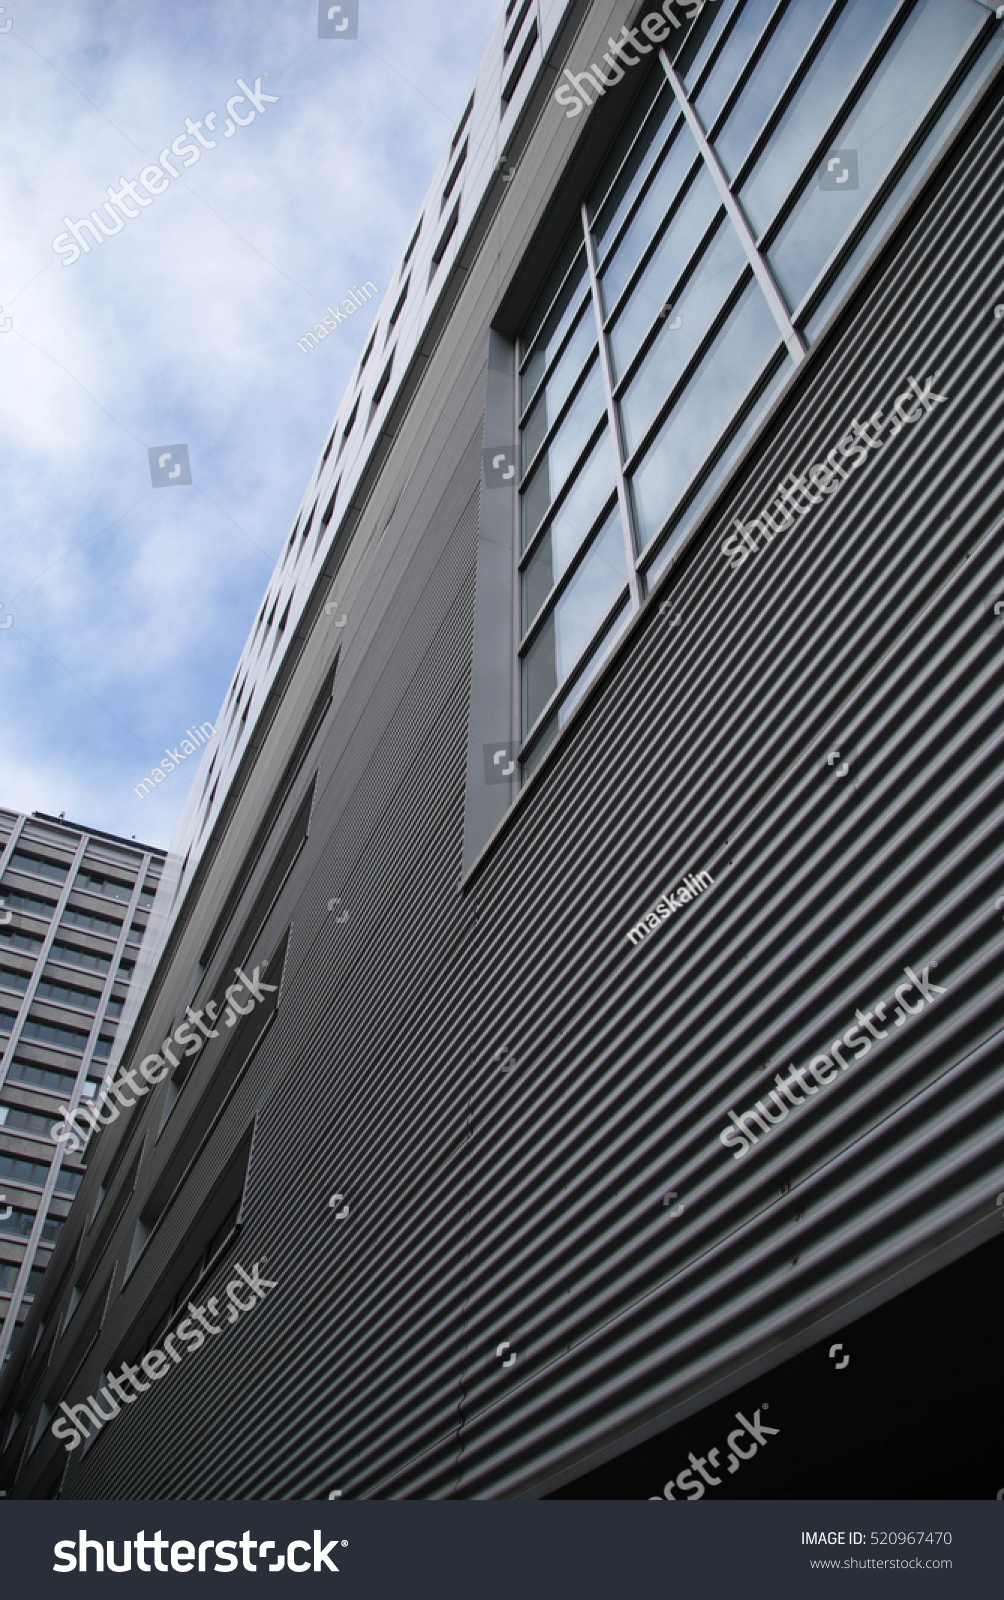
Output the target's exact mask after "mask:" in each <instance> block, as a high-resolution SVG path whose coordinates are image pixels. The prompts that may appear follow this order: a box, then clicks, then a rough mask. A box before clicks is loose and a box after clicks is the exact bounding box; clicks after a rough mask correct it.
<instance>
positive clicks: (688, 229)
mask: <svg viewBox="0 0 1004 1600" xmlns="http://www.w3.org/2000/svg"><path fill="white" fill-rule="evenodd" d="M720 212H721V202H720V201H719V198H718V190H717V189H716V188H715V186H714V183H713V182H712V180H711V178H710V176H709V175H708V173H707V172H706V171H703V170H702V172H701V173H700V174H699V176H698V177H697V178H696V179H695V180H694V182H693V183H692V184H691V186H690V188H689V190H688V191H687V194H686V196H685V197H684V199H683V201H682V202H681V205H680V209H679V210H678V211H677V213H676V215H675V217H674V218H673V220H672V222H671V223H670V225H669V227H668V228H667V229H666V232H665V234H664V235H663V237H662V238H661V239H660V241H659V243H658V245H657V246H656V249H655V252H654V254H653V256H652V259H651V260H650V261H649V263H648V266H647V267H646V268H645V270H644V272H643V273H642V275H641V277H640V278H639V279H638V282H637V283H636V284H635V286H634V289H633V290H632V292H631V295H630V297H629V298H628V300H627V302H626V304H625V306H624V308H623V310H622V311H621V313H620V316H619V317H618V318H617V321H616V322H615V323H614V325H613V327H612V328H611V330H610V355H611V360H612V363H613V368H614V377H615V380H616V379H617V378H620V377H622V376H623V375H624V373H625V371H626V370H627V368H628V366H629V365H630V363H631V358H632V356H633V355H634V354H635V351H636V350H637V349H638V346H639V345H640V344H641V342H642V340H643V339H644V337H645V335H646V333H647V332H648V330H649V328H650V327H651V326H652V323H653V322H654V321H655V319H656V317H657V316H658V315H659V312H660V311H661V310H662V307H663V306H664V305H665V304H666V301H667V299H668V297H669V296H670V295H671V294H672V292H673V290H674V289H675V287H676V284H677V281H678V279H679V278H680V275H681V273H682V272H683V270H684V268H685V267H686V265H687V263H688V262H689V260H690V258H691V256H692V255H693V254H694V251H695V250H696V249H697V246H698V245H699V243H700V241H701V239H702V238H703V237H704V235H705V233H706V232H707V230H708V228H709V227H710V226H711V223H712V222H713V220H714V218H715V216H716V214H719V213H720Z"/></svg>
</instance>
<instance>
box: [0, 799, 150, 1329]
mask: <svg viewBox="0 0 1004 1600" xmlns="http://www.w3.org/2000/svg"><path fill="white" fill-rule="evenodd" d="M164 856H165V852H164V851H163V850H159V849H155V848H152V847H149V846H144V845H138V844H133V843H132V842H131V841H128V840H125V839H119V838H116V837H115V836H113V835H111V834H106V833H102V832H100V831H97V830H93V829H87V828H82V827H79V826H76V825H75V824H73V823H69V822H66V821H64V820H62V819H60V818H57V817H48V816H45V815H43V814H42V813H39V812H34V813H32V815H31V816H28V815H26V814H25V813H22V812H13V811H3V810H0V1195H2V1196H3V1199H0V1359H3V1360H6V1359H7V1358H8V1357H9V1355H10V1351H11V1348H12V1346H13V1344H14V1340H15V1335H16V1333H17V1332H18V1330H19V1329H20V1327H21V1326H22V1324H23V1322H24V1319H25V1317H26V1316H27V1314H28V1310H29V1308H30V1306H31V1304H32V1300H33V1298H34V1296H35V1294H36V1293H37V1291H38V1288H39V1286H40V1284H41V1282H42V1279H43V1277H44V1274H45V1270H46V1267H47V1265H48V1263H49V1260H50V1258H51V1255H52V1247H53V1246H54V1245H55V1243H56V1240H57V1239H58V1238H59V1235H60V1233H61V1232H62V1229H63V1226H64V1223H65V1221H66V1218H67V1216H68V1215H69V1211H70V1206H71V1203H72V1200H73V1196H74V1195H75V1194H76V1191H77V1189H78V1188H79V1186H80V1183H81V1181H82V1179H83V1175H84V1162H85V1161H86V1151H83V1152H81V1154H80V1158H79V1159H76V1158H73V1159H66V1158H65V1157H64V1153H63V1151H62V1149H61V1148H60V1147H59V1146H58V1145H57V1144H56V1143H54V1141H53V1140H52V1138H51V1136H50V1130H51V1128H52V1127H53V1125H55V1124H56V1123H58V1121H59V1118H60V1115H61V1114H62V1108H63V1107H65V1106H67V1105H75V1104H78V1103H79V1102H80V1101H81V1100H83V1101H84V1102H85V1103H86V1102H87V1100H88V1099H89V1098H91V1097H92V1096H93V1095H94V1094H96V1093H97V1091H98V1089H99V1088H100V1086H101V1082H102V1079H103V1077H104V1073H105V1067H106V1064H107V1061H108V1057H109V1054H110V1052H111V1049H112V1045H113V1041H114V1036H115V1031H116V1026H117V1022H118V1018H119V1017H120V1016H121V1013H122V1007H123V1004H124V1002H125V999H126V995H127V994H128V992H129V985H130V980H131V978H132V975H133V970H134V967H135V963H136V956H137V954H138V947H139V944H140V943H141V941H142V936H143V932H144V929H145V925H146V918H147V913H148V911H149V908H150V906H151V905H152V903H153V897H154V891H155V890H156V886H157V883H158V881H159V878H160V872H161V867H162V865H163V861H164ZM8 1211H9V1212H10V1215H9V1216H7V1215H5V1213H6V1212H8Z"/></svg>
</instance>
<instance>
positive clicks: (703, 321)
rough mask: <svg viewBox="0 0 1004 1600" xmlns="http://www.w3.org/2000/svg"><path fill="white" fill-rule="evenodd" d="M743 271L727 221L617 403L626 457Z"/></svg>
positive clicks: (742, 259)
mask: <svg viewBox="0 0 1004 1600" xmlns="http://www.w3.org/2000/svg"><path fill="white" fill-rule="evenodd" d="M745 266H746V252H745V251H744V250H743V247H742V245H741V244H740V242H739V237H738V235H737V233H736V231H735V229H734V228H733V226H732V224H731V223H730V222H729V221H728V219H726V220H725V221H724V222H723V223H722V224H721V226H720V228H719V229H718V231H717V233H716V234H715V235H714V237H713V239H712V240H711V242H710V244H709V245H708V246H707V248H706V250H705V251H704V254H703V256H702V257H701V259H700V261H699V262H698V264H697V266H696V267H695V269H694V272H693V273H692V275H691V277H690V278H689V279H688V280H687V283H686V286H685V287H684V289H683V290H682V292H681V293H680V294H679V295H677V297H676V300H675V301H674V303H673V306H672V308H671V312H670V313H667V314H666V315H665V316H664V317H663V319H662V326H661V328H660V330H659V333H658V334H657V336H656V338H655V341H654V342H653V344H652V345H651V346H650V347H649V349H648V351H647V353H646V355H645V357H644V359H643V361H642V363H641V365H640V366H639V368H638V370H637V372H636V373H635V375H634V377H633V378H632V380H631V385H630V387H629V388H628V389H627V390H626V392H625V394H624V397H623V399H622V400H621V403H620V404H621V420H622V423H623V429H624V442H625V444H626V446H627V449H628V452H629V453H630V452H631V451H632V450H634V449H636V448H637V446H638V444H639V443H640V441H641V438H642V435H643V434H644V432H645V429H646V428H647V427H648V426H649V424H650V423H651V421H652V419H653V417H654V416H655V415H656V412H657V411H658V410H659V407H660V406H661V405H662V403H663V401H664V400H665V398H666V396H667V395H668V394H669V391H670V389H671V388H672V387H673V384H674V383H675V382H676V380H677V379H678V378H679V376H680V374H681V372H682V371H683V369H684V367H685V366H686V364H687V362H688V361H689V360H690V359H691V357H692V356H693V354H694V351H695V350H696V349H697V347H698V345H699V344H700V342H701V340H702V339H703V338H704V335H705V334H706V333H707V331H708V328H709V327H710V325H711V322H712V320H713V318H714V317H715V314H716V313H717V312H718V311H719V310H720V308H721V306H722V305H723V304H724V302H725V300H726V298H727V296H728V294H729V292H730V290H731V289H732V288H733V286H734V285H735V283H736V280H737V279H738V277H739V274H740V273H741V272H742V271H743V269H744V267H745Z"/></svg>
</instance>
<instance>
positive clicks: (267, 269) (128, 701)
mask: <svg viewBox="0 0 1004 1600" xmlns="http://www.w3.org/2000/svg"><path fill="white" fill-rule="evenodd" d="M497 12H498V0H465V4H464V6H463V7H458V6H456V5H454V4H447V3H445V0H423V3H422V5H421V6H415V5H414V4H413V3H411V0H361V6H360V39H359V41H358V43H355V44H351V43H348V42H335V41H328V40H319V39H318V38H317V36H316V33H317V7H316V4H314V3H313V0H284V3H283V0H280V3H275V4H273V3H265V0H257V3H256V4H243V3H241V0H213V4H212V5H211V6H206V5H205V3H204V0H181V3H177V0H171V3H170V4H168V3H167V0H144V4H143V5H142V6H136V5H135V4H134V0H73V3H72V4H71V3H70V0H44V3H42V0H19V3H17V4H11V5H8V7H7V14H8V15H10V16H12V17H13V20H14V26H13V28H12V29H11V30H10V32H9V33H7V34H0V84H2V89H3V94H2V104H0V126H2V130H3V148H4V151H5V160H4V164H3V177H2V180H0V303H2V305H3V307H4V310H3V313H0V322H2V317H10V318H11V319H12V322H13V327H12V329H11V330H10V331H8V332H6V333H0V370H2V372H3V378H4V381H3V383H2V384H0V467H2V470H3V472H4V476H5V479H6V482H7V484H8V506H7V516H6V519H5V530H4V535H3V541H2V545H0V599H2V600H3V601H4V602H5V605H4V608H3V609H4V612H5V613H10V614H12V615H13V617H14V627H13V628H10V629H4V630H0V684H2V691H0V740H2V744H0V748H2V750H3V753H4V759H3V761H2V764H0V805H6V806H15V807H18V808H21V809H25V810H36V809H37V810H41V811H48V812H59V811H65V812H66V813H67V815H68V816H69V817H70V818H71V819H72V820H74V821H78V822H85V823H90V824H92V825H93V826H95V827H100V828H105V829H108V830H110V831H113V832H117V833H122V834H125V835H126V836H127V837H128V836H130V835H132V834H134V833H135V834H138V836H139V838H141V839H144V840H147V841H149V842H152V843H159V844H166V843H167V842H168V839H169V837H170V834H171V832H172V830H173V826H174V823H175V820H176V818H177V816H178V815H179V813H180V811H181V808H182V805H183V803H184V800H185V796H186V794H187V791H188V788H189V786H190V783H191V780H192V777H193V776H194V767H195V763H194V761H193V762H192V771H189V770H188V769H186V768H181V769H179V770H178V771H177V772H175V773H172V774H171V775H170V777H169V779H168V781H167V782H166V783H164V784H163V785H161V786H160V787H159V788H158V790H157V793H156V795H154V796H150V797H149V798H148V799H146V800H144V801H142V802H140V801H139V800H137V798H136V796H135V795H134V793H133V785H134V784H136V783H137V782H138V781H139V778H140V777H141V776H142V775H143V774H144V773H146V772H148V771H149V770H150V768H151V767H152V766H153V764H154V763H155V762H156V760H157V759H158V756H159V755H160V754H162V753H163V750H164V748H165V746H166V745H171V744H175V743H177V741H178V739H179V738H180V737H181V736H182V734H183V732H184V729H185V728H186V727H187V726H188V725H189V724H190V723H193V722H199V723H201V722H205V721H211V722H215V721H216V714H217V711H218V708H219V705H220V703H221V701H222V699H223V696H224V694H225V692H226V688H227V685H228V683H229V681H230V677H231V675H232V672H233V669H234V666H235V664H236V661H237V658H238V655H239V653H240V650H241V647H242V645H243V643H244V639H245V637H246V635H247V633H248V631H249V629H250V627H251V624H252V622H253V620H254V617H255V614H256V612H257V609H258V606H259V604H260V601H261V596H262V594H263V592H264V590H265V586H266V584H267V582H268V579H269V577H270V575H271V571H272V568H273V565H274V563H275V559H276V557H277V555H278V553H279V551H280V550H281V548H282V545H283V542H284V540H285V539H286V537H287V536H288V533H289V528H290V526H291V523H292V520H293V518H294V516H295V513H296V509H297V507H298V505H299V501H300V497H301V494H302V492H303V489H304V486H305V484H306V482H307V479H308V477H309V475H310V472H311V469H312V468H313V466H314V464H315V461H316V458H317V454H318V451H319V450H320V448H321V447H322V446H323V443H324V439H325V438H326V435H327V431H328V429H329V428H330V424H331V420H332V418H333V416H334V413H335V411H336V409H337V406H338V402H339V400H340V398H341V394H342V392H343V390H344V387H345V384H346V382H347V380H348V378H349V376H350V375H351V372H352V369H353V366H354V364H355V360H356V358H357V356H358V354H359V351H360V349H361V347H362V344H363V342H364V341H365V339H366V336H367V333H368V330H369V327H370V326H371V323H372V318H373V314H374V312H375V309H376V306H377V305H378V303H379V302H378V301H374V302H373V310H372V311H364V312H363V313H362V314H360V315H359V317H358V318H354V319H352V321H350V322H348V323H346V324H345V325H344V326H342V327H340V328H339V329H338V332H337V336H336V337H333V338H330V339H328V340H327V341H325V343H324V344H323V345H321V346H320V347H319V348H318V349H316V350H313V351H311V353H310V354H309V355H305V354H304V353H303V352H302V351H301V350H300V349H299V348H298V346H297V343H296V341H297V339H298V338H299V337H300V336H301V335H302V334H303V333H304V332H305V331H306V330H307V329H308V328H310V327H312V326H313V324H314V323H315V322H316V321H317V320H318V318H319V317H320V316H321V315H322V314H323V312H324V309H325V307H326V306H327V305H328V303H329V301H330V302H331V303H336V302H338V301H340V300H341V299H343V298H344V296H345V295H346V294H347V292H348V289H349V288H350V287H351V285H352V284H354V283H361V282H363V281H364V280H366V279H370V280H372V281H373V282H374V283H375V284H376V285H377V287H378V288H379V289H380V291H381V294H382V292H383V291H384V289H385V288H386V286H387V284H388V283H389V281H390V278H391V274H392V272H393V269H394V267H395V265H396V263H397V260H398V258H399V256H400V254H401V252H402V250H403V248H404V246H405V245H406V243H407V241H408V239H409V238H410V235H411V231H412V228H413V224H414V221H415V218H416V216H417V214H418V210H419V207H420V205H421V202H422V198H423V196H424V194H425V191H426V189H427V187H428V183H429V180H430V177H431V175H432V172H433V169H434V168H435V166H436V164H437V162H438V161H439V158H440V156H441V154H442V150H443V147H444V145H445V144H446V142H447V141H448V139H449V137H450V135H451V131H452V127H453V125H454V124H455V122H456V119H457V118H458V116H459V114H460V112H461V111H462V109H463V107H464V105H465V104H466V100H467V96H468V94H469V92H470V85H471V83H472V81H473V78H474V74H475V71H476V69H477V65H478V62H479V60H480V58H481V55H482V53H483V51H484V48H485V45H486V43H487V41H488V38H489V35H490V32H491V29H492V26H493V25H494V22H495V18H496V15H497ZM380 58H383V59H380ZM266 73H268V74H269V76H267V77H266ZM259 76H261V78H262V88H263V90H264V91H265V92H267V93H272V94H277V95H278V96H279V98H278V101H277V102H276V103H275V104H270V105H267V106H266V108H265V110H264V112H263V113H262V114H261V115H260V116H256V118H255V120H254V121H253V122H252V123H251V124H249V125H248V126H247V127H242V128H238V129H237V131H236V133H235V134H234V136H233V137H232V138H230V139H226V140H224V139H223V138H222V137H221V136H220V135H221V132H222V125H223V118H224V116H225V112H224V106H225V102H226V100H227V99H228V98H229V97H230V96H231V95H232V94H235V93H239V92H240V91H239V90H238V89H237V87H236V79H237V78H238V77H241V78H243V79H244V80H245V82H246V83H247V84H249V85H251V86H252V87H253V86H254V83H255V80H256V78H257V77H259ZM406 79H410V80H411V83H410V84H409V83H408V82H406V81H405V80H406ZM437 108H438V109H437ZM210 109H215V110H216V112H217V113H218V114H219V121H218V123H217V126H216V128H215V129H214V130H213V132H212V133H210V134H206V137H210V138H215V139H216V140H217V145H216V148H215V149H211V150H205V151H203V153H202V156H201V158H200V160H199V162H198V164H196V165H194V166H193V167H191V168H190V169H189V170H188V172H186V173H184V182H183V183H182V182H178V183H175V182H173V181H172V183H171V185H170V187H169V189H168V190H167V191H166V192H165V193H164V194H162V195H160V196H158V197H157V198H156V199H155V200H154V201H153V203H152V204H151V205H150V206H148V207H146V208H145V209H144V210H143V211H142V213H141V215H140V216H138V217H136V218H135V219H133V220H130V221H128V222H127V223H126V225H125V227H124V228H123V230H122V232H121V233H119V234H117V235H115V236H114V237H112V238H109V239H107V240H106V241H105V243H104V244H103V245H102V246H101V247H100V248H99V247H96V246H95V247H94V248H93V249H92V251H91V253H90V255H86V256H83V257H82V258H81V259H80V260H78V261H76V262H74V263H73V265H71V266H67V267H64V266H62V265H61V263H60V259H59V257H58V256H57V255H55V254H54V253H53V251H52V249H51V241H52V239H53V237H54V236H55V235H56V234H58V233H61V232H62V231H63V224H62V222H61V220H60V219H61V218H62V217H63V216H64V215H67V214H68V215H69V216H70V217H71V219H73V220H76V219H77V218H80V217H84V216H86V215H87V214H88V212H90V211H91V210H92V209H93V208H95V207H97V206H99V205H100V204H101V202H102V201H103V199H105V198H106V197H107V196H106V191H107V187H108V185H109V184H111V185H113V186H117V185H118V182H119V179H120V177H121V176H124V177H126V178H135V177H137V176H138V174H139V172H140V171H141V170H142V169H143V168H144V167H145V166H146V165H148V164H149V163H150V162H156V160H157V157H158V153H159V152H160V151H161V150H163V149H164V148H165V147H166V146H168V145H170V143H171V141H172V140H173V139H174V138H175V137H177V136H178V135H179V134H181V133H182V132H183V131H184V128H185V119H186V117H191V118H192V119H193V120H201V119H203V118H204V117H205V114H206V113H207V112H208V111H209V110H210ZM241 110H242V112H244V111H245V110H246V108H244V107H242V108H241ZM181 441H184V442H185V443H187V444H188V447H189V451H190V455H191V462H192V473H193V480H194V482H193V486H192V487H190V488H169V489H152V488H151V486H150V479H149V472H148V466H147V446H148V445H159V444H173V443H177V442H181ZM212 501H215V502H216V505H215V506H214V505H213V504H212V503H211V502H212ZM217 506H218V507H219V508H220V509H219V510H218V509H217ZM228 519H232V520H228ZM235 523H236V524H238V525H239V526H234V524H235ZM241 529H242V530H244V531H243V532H241V531H240V530H241ZM256 546H257V547H258V548H256ZM47 568H48V569H49V570H45V569H47ZM99 702H100V704H99Z"/></svg>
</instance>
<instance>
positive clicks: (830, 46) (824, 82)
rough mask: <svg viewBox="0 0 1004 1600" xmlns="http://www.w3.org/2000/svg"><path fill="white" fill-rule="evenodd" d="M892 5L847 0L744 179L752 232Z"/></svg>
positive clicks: (783, 190)
mask: <svg viewBox="0 0 1004 1600" xmlns="http://www.w3.org/2000/svg"><path fill="white" fill-rule="evenodd" d="M801 3H802V0H799V5H801ZM896 5H897V0H848V4H847V5H846V6H845V8H844V10H843V11H842V12H841V14H840V16H839V17H838V18H837V21H836V22H835V24H834V26H833V28H832V30H831V32H830V34H829V36H828V37H827V39H826V41H825V43H824V44H823V47H822V49H821V50H820V52H819V54H818V55H817V57H816V59H815V61H814V62H813V63H812V66H811V67H810V68H809V71H808V72H807V74H806V76H805V78H804V79H803V81H802V83H801V85H800V86H799V88H798V91H797V93H796V94H795V97H794V99H793V100H792V102H791V104H790V106H789V107H788V109H787V111H786V112H785V113H784V115H783V117H782V118H781V121H780V122H779V123H778V125H777V127H776V128H775V129H774V132H773V134H772V135H771V138H770V141H769V143H768V145H767V148H766V150H765V151H764V152H763V154H762V155H761V157H760V159H759V161H758V162H757V164H756V166H755V167H754V168H753V171H752V173H751V174H750V176H749V178H747V180H746V182H745V183H744V184H743V187H742V200H743V205H744V206H745V208H746V214H747V216H748V217H749V219H750V221H751V223H752V225H753V229H754V231H755V232H757V233H759V234H761V235H762V234H763V233H764V231H765V230H766V228H767V226H768V224H769V223H770V221H771V220H772V218H773V217H775V216H776V215H777V212H778V210H779V209H780V207H781V205H782V204H783V202H784V200H785V199H786V198H787V196H788V193H789V191H790V189H791V186H792V184H793V183H794V182H795V181H796V179H797V178H798V176H799V174H800V172H801V170H802V168H803V167H804V166H805V164H806V162H807V161H808V160H809V158H810V157H811V155H812V153H813V151H814V150H815V147H816V145H817V144H818V142H819V140H820V139H821V138H822V136H823V132H824V130H825V129H826V126H827V124H828V123H829V122H830V121H831V120H832V118H833V117H834V115H835V114H836V111H837V109H838V107H839V105H840V102H841V100H842V99H843V97H844V95H845V94H846V93H847V91H848V89H849V88H850V86H851V84H852V83H853V81H854V79H855V77H856V76H857V74H858V72H859V70H860V68H861V66H862V64H863V63H864V61H865V58H866V57H867V55H868V52H869V51H870V50H871V48H872V46H873V45H874V43H875V41H876V39H877V38H878V36H879V34H880V33H881V32H882V29H883V28H884V27H885V25H886V23H887V22H888V20H889V18H890V17H891V16H892V14H893V12H894V11H895V9H896ZM798 9H799V6H796V7H795V11H796V13H797V12H798Z"/></svg>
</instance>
